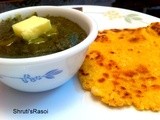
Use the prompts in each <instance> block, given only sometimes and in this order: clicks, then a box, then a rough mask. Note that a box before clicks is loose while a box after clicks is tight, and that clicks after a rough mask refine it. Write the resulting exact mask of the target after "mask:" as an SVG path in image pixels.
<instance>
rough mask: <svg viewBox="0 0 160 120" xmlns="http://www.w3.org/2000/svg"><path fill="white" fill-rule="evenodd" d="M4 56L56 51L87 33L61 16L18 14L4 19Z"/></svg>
mask: <svg viewBox="0 0 160 120" xmlns="http://www.w3.org/2000/svg"><path fill="white" fill-rule="evenodd" d="M0 28H1V29H0V57H3V58H27V57H35V56H42V55H47V54H52V53H56V52H60V51H63V50H65V49H68V48H71V47H73V46H75V45H76V44H78V43H80V42H81V41H82V40H84V39H85V38H86V36H87V33H86V32H85V31H84V30H83V29H82V28H81V27H80V26H79V25H78V24H76V23H74V22H72V21H70V20H69V19H66V18H64V17H61V16H57V17H56V16H49V15H48V16H44V17H40V16H37V14H36V13H35V14H33V15H31V16H28V17H26V18H22V17H21V16H19V15H17V17H15V18H8V19H6V20H1V22H0Z"/></svg>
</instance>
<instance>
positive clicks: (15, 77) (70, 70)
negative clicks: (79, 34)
mask: <svg viewBox="0 0 160 120" xmlns="http://www.w3.org/2000/svg"><path fill="white" fill-rule="evenodd" d="M34 12H36V13H37V14H38V16H46V15H52V16H62V17H65V18H67V19H69V20H71V21H73V22H75V23H77V24H78V25H79V26H81V28H82V29H84V30H85V31H86V33H87V37H86V38H85V39H84V40H83V41H82V42H81V43H79V44H77V45H75V46H74V47H71V48H69V49H67V50H64V51H61V52H58V53H53V54H49V55H44V56H39V57H30V58H0V81H1V82H3V83H4V84H6V85H7V86H10V87H12V88H14V89H17V90H20V91H26V92H41V91H46V90H50V89H53V88H56V87H58V86H60V85H62V84H64V83H65V82H66V81H68V80H69V79H71V78H72V77H73V76H74V75H75V74H76V72H77V71H78V69H79V68H80V66H81V65H82V63H83V61H84V58H85V55H86V51H87V48H88V46H89V45H90V44H91V43H92V42H93V41H94V40H95V38H96V36H97V33H98V30H97V25H96V23H95V22H94V20H93V19H92V18H90V17H89V16H87V15H85V14H84V13H83V12H81V11H78V10H75V9H71V8H64V7H54V6H34V7H26V8H20V9H15V10H11V11H8V12H4V13H1V14H0V20H2V19H3V20H5V19H7V18H11V17H15V16H16V15H21V16H22V17H26V16H29V15H31V14H33V13H34Z"/></svg>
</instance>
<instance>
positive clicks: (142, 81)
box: [78, 22, 160, 111]
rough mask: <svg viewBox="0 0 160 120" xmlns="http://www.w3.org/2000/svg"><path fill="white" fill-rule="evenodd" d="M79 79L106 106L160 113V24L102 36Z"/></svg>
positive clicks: (99, 35) (114, 30) (109, 31)
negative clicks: (132, 107)
mask: <svg viewBox="0 0 160 120" xmlns="http://www.w3.org/2000/svg"><path fill="white" fill-rule="evenodd" d="M78 77H79V80H80V82H81V85H82V87H83V88H84V89H85V90H88V91H90V92H91V93H92V94H93V96H96V98H98V100H100V101H102V102H103V103H105V104H106V105H109V106H112V107H124V106H131V105H133V106H135V108H136V109H138V110H152V111H160V22H155V23H151V24H150V25H149V26H146V27H141V28H134V29H110V30H104V31H101V32H99V34H98V36H97V38H96V40H95V41H94V42H93V43H92V44H91V46H90V47H89V50H88V52H87V56H86V58H85V61H84V63H83V65H82V67H81V68H80V70H79V73H78Z"/></svg>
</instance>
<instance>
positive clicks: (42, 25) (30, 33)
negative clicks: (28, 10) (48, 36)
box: [12, 16, 52, 40]
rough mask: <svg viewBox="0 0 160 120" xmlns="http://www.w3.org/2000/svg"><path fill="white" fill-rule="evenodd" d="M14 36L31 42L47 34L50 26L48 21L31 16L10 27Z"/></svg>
mask: <svg viewBox="0 0 160 120" xmlns="http://www.w3.org/2000/svg"><path fill="white" fill-rule="evenodd" d="M12 28H13V31H14V33H15V35H17V36H19V37H22V38H23V39H24V40H32V39H36V38H38V37H39V36H40V35H42V34H45V33H46V32H48V31H49V30H50V29H51V28H52V26H51V23H50V20H48V19H46V18H43V17H37V16H32V17H30V18H28V19H25V20H23V21H21V22H18V23H16V24H14V25H13V26H12Z"/></svg>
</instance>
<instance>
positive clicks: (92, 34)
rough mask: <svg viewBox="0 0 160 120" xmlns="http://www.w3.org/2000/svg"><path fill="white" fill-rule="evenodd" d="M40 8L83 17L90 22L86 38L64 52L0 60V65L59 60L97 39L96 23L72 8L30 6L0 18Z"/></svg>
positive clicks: (8, 12) (11, 11)
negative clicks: (58, 10)
mask: <svg viewBox="0 0 160 120" xmlns="http://www.w3.org/2000/svg"><path fill="white" fill-rule="evenodd" d="M40 8H43V9H45V8H46V9H62V10H68V11H71V12H75V13H76V14H78V15H81V16H83V17H85V18H86V19H88V20H89V21H90V22H89V24H90V26H91V28H90V32H89V33H88V36H87V37H86V38H85V39H84V40H83V41H82V42H80V43H78V44H77V45H75V46H73V47H71V48H68V49H66V50H63V51H60V52H56V53H52V54H47V55H43V56H36V57H28V58H0V63H1V64H29V63H36V62H37V61H38V62H44V61H49V60H51V59H59V58H64V57H68V56H70V55H73V54H76V53H77V51H81V50H83V49H85V48H87V47H88V46H89V45H90V44H91V43H92V42H93V41H94V40H95V38H96V37H97V34H98V27H97V23H96V22H95V20H94V19H93V18H91V17H90V16H88V15H86V14H85V13H83V12H81V11H79V10H76V9H72V8H66V7H65V6H64V7H63V6H30V7H24V8H18V9H14V10H10V11H6V12H3V13H0V17H1V16H2V15H4V14H11V13H14V15H16V12H18V11H19V10H28V9H40ZM78 15H77V16H78ZM1 19H2V18H1Z"/></svg>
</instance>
